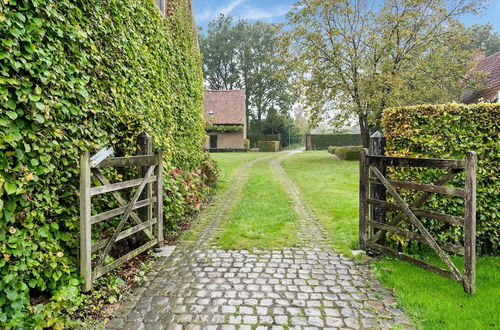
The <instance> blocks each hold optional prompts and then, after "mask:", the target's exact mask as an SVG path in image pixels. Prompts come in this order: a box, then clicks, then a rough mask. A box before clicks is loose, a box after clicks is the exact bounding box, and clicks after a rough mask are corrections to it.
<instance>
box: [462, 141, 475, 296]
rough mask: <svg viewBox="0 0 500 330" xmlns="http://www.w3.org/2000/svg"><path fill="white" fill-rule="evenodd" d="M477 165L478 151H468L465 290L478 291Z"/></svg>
mask: <svg viewBox="0 0 500 330" xmlns="http://www.w3.org/2000/svg"><path fill="white" fill-rule="evenodd" d="M476 167H477V153H475V152H474V151H469V152H468V153H467V166H466V169H465V228H464V245H465V264H464V269H465V271H464V291H465V292H466V293H468V294H473V293H474V292H476Z"/></svg>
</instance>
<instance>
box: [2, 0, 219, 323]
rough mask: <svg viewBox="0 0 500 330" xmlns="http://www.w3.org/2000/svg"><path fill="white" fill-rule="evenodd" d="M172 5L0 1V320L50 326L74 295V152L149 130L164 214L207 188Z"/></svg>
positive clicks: (124, 149)
mask: <svg viewBox="0 0 500 330" xmlns="http://www.w3.org/2000/svg"><path fill="white" fill-rule="evenodd" d="M172 4H174V6H170V7H169V8H170V10H171V15H170V16H169V17H168V18H164V17H163V16H162V15H161V14H160V13H159V11H158V10H157V8H156V7H155V2H154V1H151V0H122V1H115V0H105V1H102V0H87V1H77V0H30V1H28V0H5V1H1V2H0V8H1V10H0V34H1V38H0V39H1V40H2V47H1V48H0V198H1V199H0V278H1V280H0V324H1V325H2V326H3V327H6V328H12V327H19V328H42V327H53V328H60V327H62V326H63V323H61V322H63V320H62V319H63V318H64V317H65V315H67V314H69V313H72V312H74V310H75V308H76V307H77V306H78V303H79V302H80V301H81V300H82V299H81V297H82V296H81V295H80V292H79V289H80V277H79V273H78V268H77V252H78V232H79V210H78V187H79V183H78V182H79V169H78V167H79V166H78V160H79V155H80V153H81V152H82V151H84V150H90V151H91V152H92V153H95V152H96V151H98V150H99V149H101V148H102V147H109V146H113V147H114V148H115V150H116V151H117V154H119V155H132V154H135V139H136V136H137V135H138V134H139V133H141V132H142V131H147V132H148V133H149V134H150V135H151V136H153V146H154V148H162V149H163V150H164V155H165V159H164V163H165V172H166V175H165V185H164V186H165V194H164V196H165V217H166V219H167V220H168V221H169V222H170V223H175V222H176V221H179V220H180V219H182V218H183V216H184V215H185V214H186V213H189V212H193V211H195V210H196V209H199V207H200V203H201V202H202V200H203V199H204V196H206V193H207V189H208V188H207V184H210V183H211V182H212V181H213V175H212V174H210V173H213V169H211V168H210V169H209V167H210V166H211V165H210V166H207V164H205V165H203V162H205V161H207V160H206V159H205V158H204V157H205V156H204V155H203V153H202V151H201V150H202V148H201V147H202V143H203V140H204V136H205V133H204V123H203V117H202V92H203V88H202V73H201V58H200V55H199V52H198V49H197V47H196V43H195V39H196V37H195V35H194V33H193V31H194V27H193V25H192V23H191V21H190V20H187V19H186V18H190V17H191V12H190V10H189V8H188V4H187V2H184V1H180V0H177V1H174V2H173V3H172V2H171V1H169V5H172ZM175 4H178V5H175ZM181 4H182V5H181ZM200 168H205V169H206V171H207V173H203V172H201V170H200ZM169 171H170V174H169ZM112 174H114V177H110V179H115V180H119V179H120V178H127V177H132V176H134V175H135V173H134V171H130V172H127V171H121V172H116V171H115V172H110V173H108V175H112ZM203 175H206V176H207V179H206V181H205V182H203V181H204V180H203V178H204V177H203ZM114 206H116V204H113V203H111V199H109V200H103V201H102V203H101V204H99V205H97V209H101V208H102V209H104V208H106V209H109V208H111V207H114ZM166 227H167V226H166ZM171 227H174V226H171Z"/></svg>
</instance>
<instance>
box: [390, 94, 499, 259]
mask: <svg viewBox="0 0 500 330" xmlns="http://www.w3.org/2000/svg"><path fill="white" fill-rule="evenodd" d="M382 121H383V125H384V129H385V130H384V132H385V133H384V134H385V136H386V137H387V149H386V154H387V155H392V156H410V157H432V158H454V159H464V158H465V154H466V152H467V151H469V150H474V151H476V152H477V153H478V159H479V161H478V173H477V234H478V247H479V248H480V251H481V252H482V253H496V254H498V251H500V217H499V213H498V207H499V205H500V198H499V196H500V194H499V192H500V175H499V173H500V172H499V171H498V168H499V167H500V162H499V159H500V143H499V142H498V141H499V135H500V104H491V103H479V104H472V105H463V104H456V103H451V104H444V105H422V106H413V107H401V108H393V109H387V110H386V111H385V112H384V114H383V120H382ZM440 174H442V171H438V170H427V171H418V170H414V171H411V172H410V173H405V172H403V171H398V172H396V173H395V174H394V176H395V177H402V178H404V177H407V178H410V179H414V180H415V181H420V182H432V181H433V180H435V179H436V178H437V176H438V175H440ZM452 184H453V185H456V186H458V187H463V184H464V176H463V175H460V176H458V177H456V178H455V179H454V180H453V182H452ZM427 207H428V208H429V209H431V210H436V211H437V212H442V213H446V214H451V215H456V216H463V200H462V199H458V198H450V197H449V196H443V195H437V194H435V195H433V198H432V200H431V201H430V202H429V203H428V205H427ZM423 208H425V207H423ZM426 225H427V226H428V228H430V231H431V232H433V233H434V234H435V235H437V236H438V237H439V238H440V239H441V240H448V241H450V242H455V243H457V244H460V237H462V229H461V228H457V227H453V228H451V229H450V225H448V224H445V223H443V222H439V221H431V220H429V221H426Z"/></svg>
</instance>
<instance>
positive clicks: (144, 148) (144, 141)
mask: <svg viewBox="0 0 500 330" xmlns="http://www.w3.org/2000/svg"><path fill="white" fill-rule="evenodd" d="M152 153H153V146H152V143H151V136H150V135H149V134H148V133H146V132H143V133H141V134H139V136H138V137H137V155H138V156H147V155H151V154H152ZM148 168H149V166H141V167H139V178H143V177H144V176H145V175H146V172H147V171H148ZM151 197H153V183H148V184H147V185H146V187H145V188H144V191H143V192H142V194H141V196H140V197H139V200H144V199H148V198H151ZM138 213H139V218H140V219H141V220H142V221H149V220H151V219H153V205H151V204H149V205H147V206H145V207H143V208H140V209H139V210H138ZM152 229H153V228H152V227H149V230H150V232H152Z"/></svg>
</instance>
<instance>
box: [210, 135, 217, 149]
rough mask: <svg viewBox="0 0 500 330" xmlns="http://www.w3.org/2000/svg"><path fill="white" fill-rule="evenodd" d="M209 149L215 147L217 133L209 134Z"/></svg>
mask: <svg viewBox="0 0 500 330" xmlns="http://www.w3.org/2000/svg"><path fill="white" fill-rule="evenodd" d="M210 149H217V135H210Z"/></svg>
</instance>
